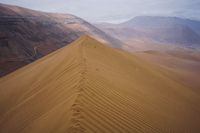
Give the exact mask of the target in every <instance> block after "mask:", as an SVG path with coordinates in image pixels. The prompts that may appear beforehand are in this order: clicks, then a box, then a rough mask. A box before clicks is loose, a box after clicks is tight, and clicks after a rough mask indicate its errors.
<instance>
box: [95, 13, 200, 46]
mask: <svg viewBox="0 0 200 133" xmlns="http://www.w3.org/2000/svg"><path fill="white" fill-rule="evenodd" d="M95 26H96V27H98V28H100V29H101V30H103V31H104V32H106V33H108V34H110V35H112V36H113V37H116V38H118V39H121V40H127V39H130V38H136V39H145V40H150V41H157V42H160V43H167V44H174V45H177V46H183V47H188V48H195V49H196V48H199V47H200V35H199V34H197V32H198V30H199V29H200V28H198V27H200V22H198V21H192V20H184V19H180V18H172V17H147V16H146V17H136V18H133V19H131V20H129V21H127V22H124V23H122V24H118V25H116V24H113V25H112V24H96V25H95ZM193 29H195V31H196V32H195V31H194V30H193Z"/></svg>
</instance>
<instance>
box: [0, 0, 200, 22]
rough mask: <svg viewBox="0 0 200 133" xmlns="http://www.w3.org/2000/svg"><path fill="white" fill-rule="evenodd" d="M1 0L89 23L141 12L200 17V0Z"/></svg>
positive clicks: (0, 0)
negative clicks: (62, 14) (61, 14)
mask: <svg viewBox="0 0 200 133" xmlns="http://www.w3.org/2000/svg"><path fill="white" fill-rule="evenodd" d="M0 3H5V4H11V5H17V6H22V7H27V8H30V9H35V10H40V11H46V12H54V13H70V14H73V15H76V16H78V17H81V18H83V19H85V20H87V21H89V22H114V23H119V22H123V21H126V20H129V19H131V18H133V17H135V16H140V15H151V16H155V15H159V16H175V17H181V18H189V19H195V20H200V0H0Z"/></svg>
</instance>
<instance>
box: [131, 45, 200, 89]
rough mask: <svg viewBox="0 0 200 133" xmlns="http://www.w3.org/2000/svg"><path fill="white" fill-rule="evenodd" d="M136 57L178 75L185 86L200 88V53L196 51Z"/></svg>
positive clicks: (157, 52)
mask: <svg viewBox="0 0 200 133" xmlns="http://www.w3.org/2000/svg"><path fill="white" fill-rule="evenodd" d="M134 54H135V55H137V56H139V57H141V58H144V59H146V60H148V61H150V62H152V63H155V64H157V65H160V66H162V67H164V68H166V69H168V70H170V71H172V72H174V73H177V74H178V77H179V79H181V80H182V81H183V82H184V84H186V85H187V84H189V86H193V88H194V89H196V90H198V91H199V88H200V83H199V79H200V69H199V68H200V52H199V51H196V50H183V49H182V50H181V49H180V50H173V51H145V52H134Z"/></svg>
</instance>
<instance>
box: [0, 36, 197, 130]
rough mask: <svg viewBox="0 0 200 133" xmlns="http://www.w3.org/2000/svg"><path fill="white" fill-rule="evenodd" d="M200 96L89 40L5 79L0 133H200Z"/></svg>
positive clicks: (157, 69)
mask: <svg viewBox="0 0 200 133" xmlns="http://www.w3.org/2000/svg"><path fill="white" fill-rule="evenodd" d="M199 101H200V95H199V94H198V93H195V92H193V90H192V89H190V87H185V86H184V85H182V84H181V81H179V79H178V78H176V76H175V75H174V74H173V73H171V72H170V71H168V70H166V69H164V68H162V67H158V66H156V65H154V64H152V63H149V62H147V61H145V60H143V59H140V58H138V57H137V56H134V55H132V54H131V53H128V52H125V51H123V50H118V49H115V48H111V47H108V46H105V45H103V44H101V43H100V42H98V41H96V40H95V39H93V38H90V37H89V36H87V35H84V36H82V37H81V38H79V39H78V40H76V41H75V42H73V43H72V44H69V45H67V46H66V47H63V48H61V49H59V50H57V51H55V52H53V53H51V54H49V55H47V56H45V57H43V58H41V59H39V60H37V61H35V62H33V63H31V64H29V65H27V66H25V67H23V68H21V69H19V70H17V71H15V72H13V73H11V74H9V75H7V76H5V77H3V78H1V79H0V132H1V133H18V132H19V133H50V132H55V133H60V132H64V133H70V132H85V133H90V132H98V133H99V132H115V133H117V132H123V133H125V132H130V133H133V132H144V133H150V132H169V133H172V132H173V133H183V132H186V133H189V132H193V133H194V132H200V126H199V123H200V113H199V112H200V108H199V107H200V102H199Z"/></svg>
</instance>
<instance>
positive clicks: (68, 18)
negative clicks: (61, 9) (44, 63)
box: [0, 4, 123, 77]
mask: <svg viewBox="0 0 200 133" xmlns="http://www.w3.org/2000/svg"><path fill="white" fill-rule="evenodd" d="M0 27H1V29H0V53H1V55H0V62H1V65H0V77H2V76H5V75H6V74H8V73H10V72H12V71H14V70H16V69H19V68H20V67H22V66H25V65H26V64H29V63H30V62H33V61H35V60H37V59H39V58H41V57H43V56H45V55H47V54H49V53H51V52H53V51H55V50H57V49H59V48H61V47H63V46H66V45H68V44H70V43H71V42H73V41H75V40H76V39H78V38H79V37H80V36H81V35H83V34H88V35H90V36H92V37H94V38H96V39H97V40H99V41H101V42H103V43H104V44H107V45H109V46H113V47H122V45H123V43H122V42H121V41H119V40H117V39H115V38H113V37H111V36H110V35H108V34H106V33H104V32H103V31H101V30H100V29H98V28H96V27H94V26H93V25H91V24H90V23H88V22H87V21H85V20H83V19H81V18H79V17H77V16H74V15H71V14H57V13H46V12H41V11H34V10H29V9H26V8H21V7H16V6H10V5H4V4H0Z"/></svg>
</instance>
